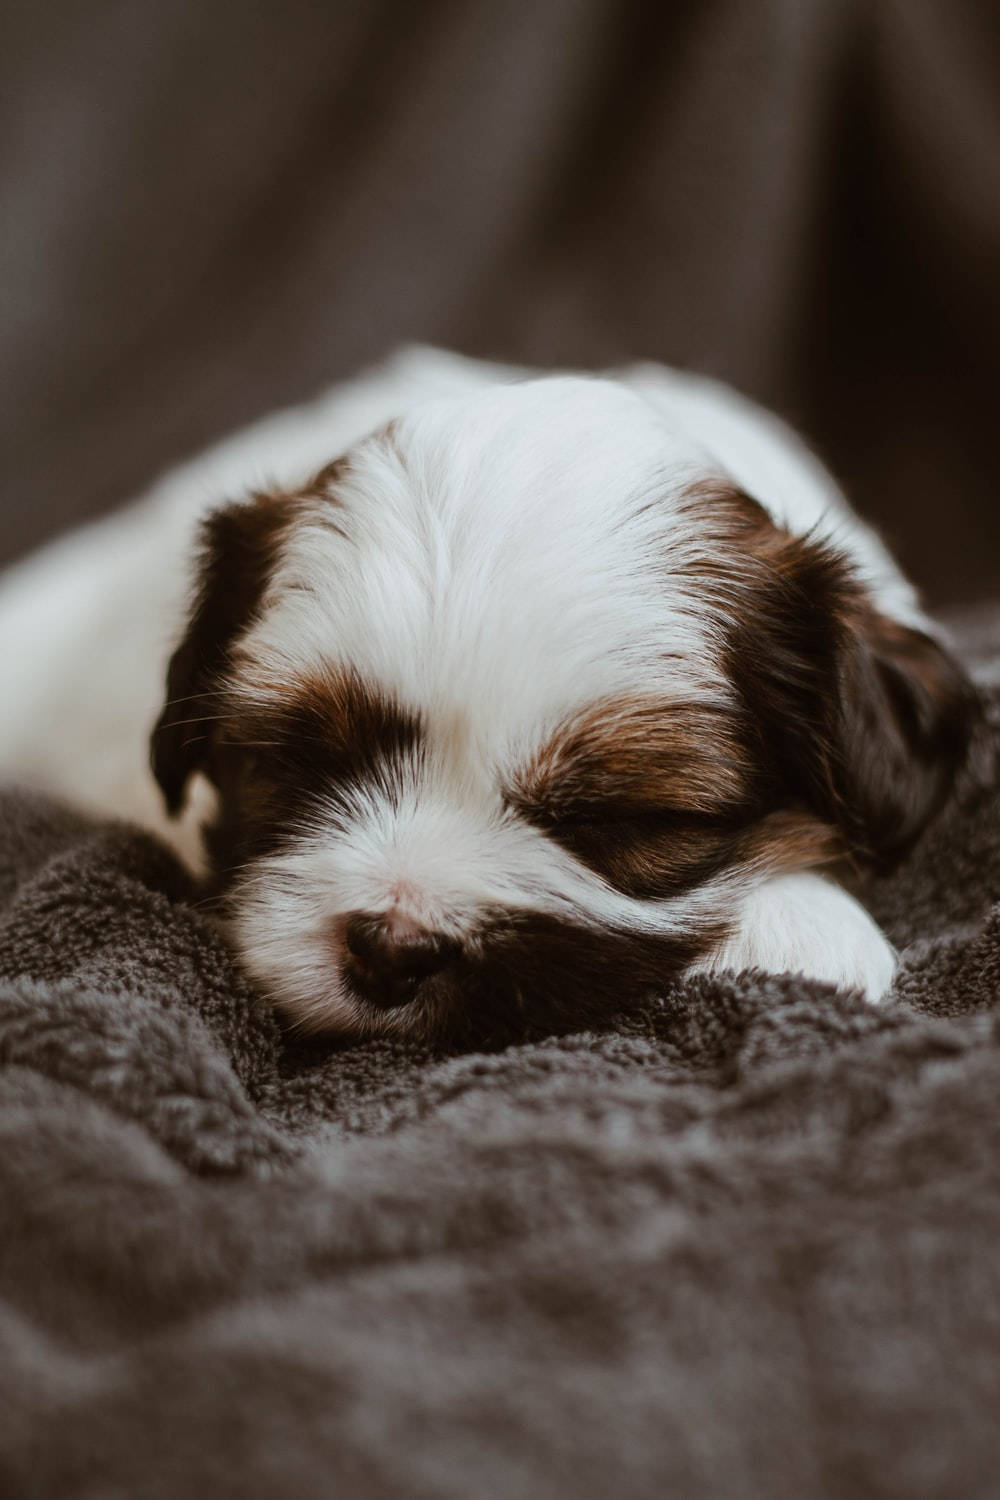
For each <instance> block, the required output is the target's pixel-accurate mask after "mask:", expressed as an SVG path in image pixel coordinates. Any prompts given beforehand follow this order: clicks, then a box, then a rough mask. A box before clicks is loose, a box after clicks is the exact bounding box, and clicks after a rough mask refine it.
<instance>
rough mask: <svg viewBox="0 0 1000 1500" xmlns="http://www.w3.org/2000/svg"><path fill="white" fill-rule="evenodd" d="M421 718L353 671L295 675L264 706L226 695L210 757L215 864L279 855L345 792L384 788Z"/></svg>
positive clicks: (410, 748) (414, 740)
mask: <svg viewBox="0 0 1000 1500" xmlns="http://www.w3.org/2000/svg"><path fill="white" fill-rule="evenodd" d="M422 739H423V728H422V725H421V722H420V719H419V717H418V716H417V715H416V714H413V713H411V712H410V711H409V710H407V709H405V708H403V707H402V706H401V705H399V704H398V703H396V702H395V701H394V699H393V698H392V697H391V696H390V695H388V694H386V693H384V692H381V691H379V690H378V689H376V688H374V687H372V686H371V685H370V684H369V683H367V682H365V680H364V679H363V678H362V677H361V676H360V675H359V674H358V673H356V672H352V671H350V670H342V669H336V668H331V669H330V670H329V671H327V672H315V671H313V672H302V673H300V674H298V675H296V676H295V677H293V678H292V679H290V680H285V681H282V682H281V683H280V684H279V683H276V682H273V683H271V684H270V692H269V694H268V696H267V697H266V698H265V697H263V696H258V697H256V698H250V697H247V696H246V695H245V694H244V692H243V691H241V689H240V688H239V687H238V686H237V687H233V688H231V689H230V690H229V693H228V707H227V711H226V714H225V717H224V720H223V723H222V727H221V731H220V742H219V744H218V746H217V748H216V751H215V758H214V767H213V769H214V772H215V778H216V781H217V784H218V786H219V790H220V793H221V797H220V812H219V820H218V824H217V826H216V828H215V829H214V830H212V831H211V832H210V834H209V841H210V849H211V853H212V855H213V858H214V859H215V860H216V861H217V863H218V864H219V865H220V866H222V865H233V864H234V863H236V862H238V861H239V860H240V859H246V858H248V857H249V856H250V855H251V854H261V853H264V852H268V851H270V850H273V849H275V848H277V847H279V846H280V844H281V843H282V842H283V840H285V839H287V838H288V837H289V836H291V835H294V834H295V833H296V832H298V831H301V830H302V829H303V828H305V827H308V826H309V824H310V821H311V818H312V815H313V813H314V810H315V808H316V807H317V805H321V806H323V807H324V808H326V809H328V810H329V809H330V808H333V807H335V806H336V805H337V802H338V799H339V798H341V797H344V796H349V795H350V793H351V792H352V791H353V790H356V789H357V788H359V787H363V786H365V785H371V784H372V783H375V784H376V785H379V786H386V785H389V786H391V785H392V784H393V783H394V781H395V779H396V777H397V776H398V772H399V767H400V765H401V764H402V763H403V762H404V761H406V760H407V758H409V757H410V756H412V755H414V754H418V753H419V749H420V745H421V743H422Z"/></svg>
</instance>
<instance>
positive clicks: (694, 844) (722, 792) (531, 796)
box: [509, 698, 755, 897]
mask: <svg viewBox="0 0 1000 1500" xmlns="http://www.w3.org/2000/svg"><path fill="white" fill-rule="evenodd" d="M509 798H510V801H511V802H512V804H513V805H514V806H515V807H517V808H518V809H519V810H520V811H521V812H522V813H523V814H524V815H525V816H526V817H528V818H529V819H530V820H531V821H532V822H534V823H537V824H538V825H539V826H541V827H543V828H545V829H546V830H547V831H548V832H549V833H550V834H551V836H552V837H553V838H555V839H556V840H557V841H558V842H559V843H561V844H562V845H563V846H564V848H567V849H568V850H569V851H570V852H571V853H573V854H575V855H576V856H577V858H579V859H581V860H583V862H584V863H586V864H588V865H589V866H590V867H591V868H592V869H594V870H596V871H598V873H600V874H601V875H603V876H604V877H605V879H607V880H609V881H610V882H611V883H612V884H613V885H615V886H616V887H618V889H620V890H623V891H626V892H627V893H629V894H630V895H635V896H639V897H653V896H657V895H664V894H666V893H667V892H668V891H671V890H676V889H679V888H681V887H683V886H685V885H689V884H691V883H693V882H694V881H695V880H697V879H700V878H703V877H705V876H706V875H708V874H710V873H712V872H713V871H714V870H716V869H718V868H719V867H720V866H721V865H722V864H723V863H725V862H726V861H727V860H728V859H730V858H731V857H732V856H733V854H734V853H735V851H736V849H737V848H738V844H739V839H740V835H741V833H742V831H743V829H744V828H745V827H746V825H747V823H748V821H749V820H750V819H751V818H752V816H753V810H754V807H755V791H754V768H753V765H752V763H751V760H750V758H749V756H748V753H747V749H746V746H745V744H744V742H743V740H742V738H741V735H740V732H739V720H738V717H737V716H736V715H735V714H733V713H732V712H731V711H728V710H726V709H724V708H721V707H719V708H713V707H711V706H707V705H704V704H694V703H670V702H664V701H662V700H659V699H650V698H628V699H625V698H623V699H618V700H614V701H609V702H605V703H602V704H598V705H596V706H595V707H594V708H592V709H590V710H588V711H587V712H586V713H584V714H581V715H579V716H577V717H576V718H574V719H573V720H571V721H570V722H569V723H568V724H566V725H564V726H562V727H561V728H560V729H559V730H557V731H556V733H555V734H553V735H552V736H551V737H550V739H549V740H548V742H547V743H546V744H545V745H544V746H543V747H542V749H541V750H540V751H539V752H538V753H537V754H536V755H535V756H534V757H533V759H532V761H531V763H530V764H529V765H528V767H527V768H526V770H525V771H524V772H523V773H522V775H521V776H520V777H519V778H518V782H517V784H516V786H514V787H513V788H511V790H510V792H509Z"/></svg>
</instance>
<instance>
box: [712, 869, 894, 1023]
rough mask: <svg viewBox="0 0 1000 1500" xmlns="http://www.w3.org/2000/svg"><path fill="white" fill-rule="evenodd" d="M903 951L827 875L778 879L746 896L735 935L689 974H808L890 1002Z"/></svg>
mask: <svg viewBox="0 0 1000 1500" xmlns="http://www.w3.org/2000/svg"><path fill="white" fill-rule="evenodd" d="M896 964H897V958H896V952H895V949H894V948H893V947H892V944H891V943H890V942H889V940H888V939H887V938H886V936H885V934H884V933H883V932H882V930H881V929H880V928H879V927H878V926H877V925H876V923H875V922H873V921H872V918H871V917H870V916H869V915H868V913H867V912H866V911H865V909H864V907H863V906H862V905H861V904H860V903H859V902H858V901H855V899H854V897H853V896H849V895H848V893H847V892H846V891H845V890H842V889H841V887H840V886H838V885H835V884H834V883H833V881H831V880H827V879H826V878H825V877H824V876H822V875H816V874H813V873H799V874H787V875H775V876H772V877H771V878H770V879H768V880H765V881H762V882H761V884H760V885H759V886H757V887H756V889H755V890H753V891H752V892H751V893H750V894H749V895H748V896H747V897H745V898H744V900H743V902H742V905H741V909H740V915H739V918H738V920H737V922H736V923H735V925H734V927H733V929H732V931H731V932H730V934H729V936H728V937H726V938H725V939H724V940H723V941H722V942H721V943H720V944H719V945H718V947H717V948H715V949H714V950H713V951H712V952H710V953H708V954H706V955H705V956H704V957H703V958H700V959H699V960H698V961H697V962H696V963H694V964H692V965H691V967H690V969H689V970H688V973H692V974H693V973H711V974H715V973H719V972H721V971H722V970H723V969H735V970H741V969H763V970H765V972H767V973H769V974H788V973H792V974H802V975H804V976H805V978H807V979H820V980H822V981H823V982H824V983H826V984H835V985H836V986H837V987H838V988H839V989H851V990H860V991H861V993H862V994H863V995H864V997H865V999H866V1000H867V1001H869V1003H870V1004H873V1005H877V1004H878V1003H879V1001H880V1000H884V999H885V998H886V996H887V995H888V992H889V990H890V989H891V987H892V981H893V978H894V977H895V973H896Z"/></svg>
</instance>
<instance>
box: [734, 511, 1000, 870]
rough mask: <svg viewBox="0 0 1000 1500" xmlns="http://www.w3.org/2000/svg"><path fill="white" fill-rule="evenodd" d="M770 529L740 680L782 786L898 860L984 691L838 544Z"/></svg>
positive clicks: (938, 794)
mask: <svg viewBox="0 0 1000 1500" xmlns="http://www.w3.org/2000/svg"><path fill="white" fill-rule="evenodd" d="M752 503H753V502H751V504H752ZM759 524H760V523H759ZM763 525H764V526H766V528H767V531H766V532H764V531H761V532H759V533H758V542H757V545H756V546H755V547H754V548H753V560H752V561H751V562H750V564H749V567H750V569H751V573H752V575H753V578H754V583H753V586H752V588H751V589H750V591H749V596H750V598H752V599H753V601H754V603H753V605H752V607H751V611H750V613H751V617H752V620H753V624H752V626H751V628H750V631H749V633H747V632H746V631H744V633H743V639H742V641H741V643H740V644H739V646H738V648H737V659H736V660H735V661H734V675H735V676H736V679H737V681H740V682H742V684H743V685H744V696H745V700H746V702H747V706H748V709H749V712H750V715H751V718H752V719H753V720H754V722H755V723H756V724H757V725H758V726H759V727H762V728H763V729H764V732H765V734H766V737H767V739H768V747H767V754H768V757H769V759H770V761H771V763H777V765H778V766H779V768H780V773H781V778H782V782H783V783H784V785H785V786H786V787H787V786H789V785H790V786H791V788H792V789H793V793H794V794H797V796H798V797H799V798H800V799H801V800H804V801H805V802H806V803H807V805H808V806H809V807H810V808H811V810H812V811H813V812H816V813H818V814H819V815H820V816H821V817H823V818H824V819H825V820H826V821H827V822H829V823H832V824H834V825H835V826H836V827H837V828H838V829H839V830H840V832H841V834H842V836H843V839H844V842H845V845H846V848H847V850H848V851H849V852H850V853H851V855H852V856H853V857H854V858H855V859H856V860H857V861H858V862H861V863H868V864H876V865H884V864H887V863H889V862H890V861H891V860H893V859H894V858H898V857H900V856H901V855H903V854H904V853H905V852H906V851H907V849H909V848H910V846H911V845H912V844H913V843H914V842H915V840H916V839H917V838H918V836H919V835H920V833H921V832H922V831H923V829H924V828H925V826H926V825H927V824H928V823H929V822H930V820H931V819H932V818H933V817H934V815H935V813H936V812H937V811H938V810H939V808H940V807H941V805H942V803H943V802H944V800H945V798H946V797H947V795H948V792H949V790H950V788H951V786H952V783H953V781H954V778H955V775H956V773H957V771H958V769H959V767H960V766H961V764H962V762H963V760H964V759H965V755H966V752H967V750H968V744H969V739H970V736H971V732H972V725H973V722H974V718H975V707H976V696H975V693H974V690H973V688H972V687H971V685H970V683H969V681H968V679H967V678H966V676H965V674H964V672H963V671H962V669H961V667H960V666H959V665H958V663H957V662H956V661H955V660H954V659H953V658H952V657H951V656H950V655H949V653H948V652H947V650H946V649H945V648H944V647H943V646H942V645H941V644H940V643H939V642H938V641H936V640H934V639H933V638H932V637H931V636H930V635H928V634H926V633H925V632H923V631H921V630H918V629H914V628H912V627H911V626H908V625H903V624H901V623H900V622H899V621H897V620H894V619H892V618H890V617H889V616H887V615H884V614H882V613H881V612H880V611H879V610H878V609H877V607H876V606H875V604H874V602H873V600H872V598H871V596H870V595H869V593H868V592H867V590H866V589H865V588H864V586H863V584H862V583H861V582H860V580H859V579H858V577H857V576H856V573H855V571H854V569H853V566H852V564H851V563H850V561H849V560H848V559H847V558H845V557H844V556H843V555H842V554H841V553H839V552H838V551H837V550H836V549H835V548H834V547H833V546H831V545H830V544H829V543H825V542H821V541H817V540H815V539H812V538H809V537H806V538H799V537H792V536H790V535H789V534H788V533H787V532H783V531H781V530H780V529H779V528H777V527H775V526H774V525H773V523H772V522H771V521H770V520H769V519H767V520H766V522H764V523H763Z"/></svg>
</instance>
